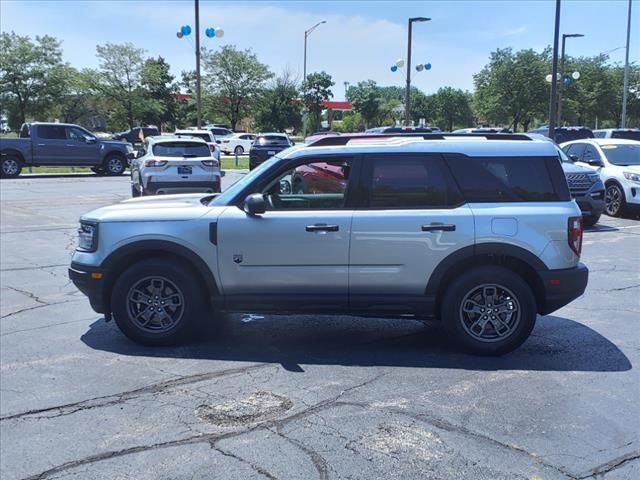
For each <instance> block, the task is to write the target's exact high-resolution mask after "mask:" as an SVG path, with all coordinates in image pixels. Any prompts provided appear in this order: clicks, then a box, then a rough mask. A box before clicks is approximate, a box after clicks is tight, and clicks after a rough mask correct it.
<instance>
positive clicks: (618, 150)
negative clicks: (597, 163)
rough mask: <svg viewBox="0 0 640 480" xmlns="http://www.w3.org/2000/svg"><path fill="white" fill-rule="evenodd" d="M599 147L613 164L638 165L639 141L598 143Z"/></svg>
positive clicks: (639, 163)
mask: <svg viewBox="0 0 640 480" xmlns="http://www.w3.org/2000/svg"><path fill="white" fill-rule="evenodd" d="M600 148H601V149H602V151H603V152H604V154H605V156H606V157H607V160H609V163H612V164H613V165H620V166H626V165H640V143H637V144H631V143H624V144H609V145H600Z"/></svg>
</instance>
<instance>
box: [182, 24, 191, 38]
mask: <svg viewBox="0 0 640 480" xmlns="http://www.w3.org/2000/svg"><path fill="white" fill-rule="evenodd" d="M180 31H181V32H182V34H183V35H185V36H186V35H190V34H191V27H190V26H189V25H183V26H182V28H181V29H180Z"/></svg>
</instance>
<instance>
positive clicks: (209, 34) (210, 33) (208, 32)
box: [204, 27, 216, 38]
mask: <svg viewBox="0 0 640 480" xmlns="http://www.w3.org/2000/svg"><path fill="white" fill-rule="evenodd" d="M204 33H205V34H206V35H207V37H209V38H213V37H215V36H216V31H215V29H213V28H211V27H209V28H207V29H206V30H205V31H204Z"/></svg>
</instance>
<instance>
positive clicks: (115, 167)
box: [102, 155, 127, 177]
mask: <svg viewBox="0 0 640 480" xmlns="http://www.w3.org/2000/svg"><path fill="white" fill-rule="evenodd" d="M102 168H103V169H104V172H105V175H109V176H110V177H117V176H119V175H122V174H123V173H124V171H125V170H126V168H127V160H126V159H125V158H124V157H121V156H120V155H109V156H107V158H105V159H104V164H103V167H102Z"/></svg>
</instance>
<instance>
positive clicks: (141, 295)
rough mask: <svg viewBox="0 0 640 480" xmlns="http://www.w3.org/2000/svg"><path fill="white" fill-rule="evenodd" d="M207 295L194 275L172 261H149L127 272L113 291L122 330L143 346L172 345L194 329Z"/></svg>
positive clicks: (119, 325) (117, 321) (114, 304)
mask: <svg viewBox="0 0 640 480" xmlns="http://www.w3.org/2000/svg"><path fill="white" fill-rule="evenodd" d="M202 298H203V295H202V292H201V289H200V285H199V284H198V283H197V282H196V280H195V278H194V277H193V275H192V274H191V273H190V272H189V271H188V270H187V269H185V268H184V267H182V266H181V265H180V264H179V263H177V262H175V261H171V260H160V259H149V260H143V261H141V262H139V263H136V264H134V265H133V266H131V267H129V268H128V269H127V270H125V271H124V272H123V273H122V274H121V275H120V277H119V278H118V280H117V281H116V284H115V286H114V288H113V292H112V295H111V309H112V311H113V316H114V318H115V321H116V323H117V324H118V327H119V328H120V330H122V332H123V333H124V334H125V335H126V336H127V337H129V338H130V339H131V340H133V341H134V342H137V343H141V344H143V345H170V344H175V343H178V342H180V341H181V340H184V339H185V338H186V337H188V336H189V334H190V333H192V331H193V330H194V328H195V326H196V323H197V320H198V316H199V315H200V314H201V312H202V311H203V301H202Z"/></svg>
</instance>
